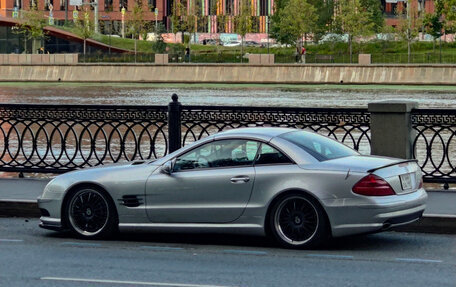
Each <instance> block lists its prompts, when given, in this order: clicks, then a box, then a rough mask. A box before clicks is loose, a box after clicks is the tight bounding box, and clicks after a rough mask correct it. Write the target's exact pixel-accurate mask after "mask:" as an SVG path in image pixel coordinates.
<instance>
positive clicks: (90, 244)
mask: <svg viewBox="0 0 456 287" xmlns="http://www.w3.org/2000/svg"><path fill="white" fill-rule="evenodd" d="M60 245H62V246H87V247H99V246H101V244H100V243H86V242H62V243H60Z"/></svg>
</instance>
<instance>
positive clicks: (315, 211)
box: [269, 194, 329, 248]
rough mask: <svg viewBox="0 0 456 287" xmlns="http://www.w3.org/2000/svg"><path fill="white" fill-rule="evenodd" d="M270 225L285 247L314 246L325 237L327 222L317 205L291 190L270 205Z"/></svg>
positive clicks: (326, 235) (276, 237)
mask: <svg viewBox="0 0 456 287" xmlns="http://www.w3.org/2000/svg"><path fill="white" fill-rule="evenodd" d="M269 220H270V228H271V231H272V234H273V236H274V238H275V239H276V241H277V242H278V243H279V244H281V245H282V246H284V247H287V248H315V247H317V246H319V245H320V244H322V243H323V242H324V241H326V239H327V238H328V235H329V232H328V222H327V219H326V215H325V213H324V211H323V209H322V208H321V206H320V205H319V204H318V202H316V200H314V199H313V198H310V197H308V196H304V195H301V194H292V195H287V196H285V197H283V198H282V199H281V200H279V201H277V202H276V203H275V204H274V206H273V207H272V212H271V213H270V218H269Z"/></svg>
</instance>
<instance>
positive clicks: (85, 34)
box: [74, 8, 95, 61]
mask: <svg viewBox="0 0 456 287" xmlns="http://www.w3.org/2000/svg"><path fill="white" fill-rule="evenodd" d="M81 14H82V18H81ZM74 24H75V25H74V27H75V34H76V35H78V36H79V37H81V38H82V39H83V40H84V46H83V47H84V50H83V53H84V61H85V55H86V50H87V39H89V38H91V37H92V36H93V34H94V33H95V32H94V30H93V29H94V22H93V18H92V17H91V15H90V13H89V11H88V10H87V8H86V9H85V11H84V13H79V18H78V19H76V21H75V23H74Z"/></svg>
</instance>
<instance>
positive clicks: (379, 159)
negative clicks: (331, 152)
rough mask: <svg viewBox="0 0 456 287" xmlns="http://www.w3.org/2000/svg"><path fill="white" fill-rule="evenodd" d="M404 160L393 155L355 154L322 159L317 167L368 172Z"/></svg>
mask: <svg viewBox="0 0 456 287" xmlns="http://www.w3.org/2000/svg"><path fill="white" fill-rule="evenodd" d="M403 161H404V160H403V159H398V158H392V157H383V156H363V155H355V156H347V157H342V158H336V159H332V160H326V161H322V162H320V163H319V164H317V165H315V167H316V169H323V170H334V171H348V170H349V169H350V171H352V172H368V171H369V170H372V169H376V168H380V167H383V166H387V165H391V164H395V163H400V162H403Z"/></svg>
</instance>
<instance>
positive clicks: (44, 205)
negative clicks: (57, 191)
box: [37, 197, 63, 231]
mask: <svg viewBox="0 0 456 287" xmlns="http://www.w3.org/2000/svg"><path fill="white" fill-rule="evenodd" d="M37 202H38V207H39V208H40V211H41V217H40V224H39V226H40V227H41V228H45V229H50V230H56V231H61V230H63V225H62V221H61V206H62V204H61V202H62V201H61V200H60V199H48V198H46V199H43V198H41V197H38V199H37Z"/></svg>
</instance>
